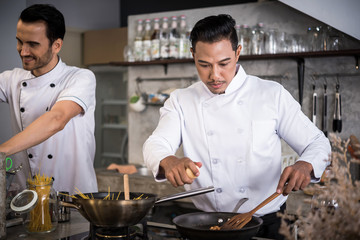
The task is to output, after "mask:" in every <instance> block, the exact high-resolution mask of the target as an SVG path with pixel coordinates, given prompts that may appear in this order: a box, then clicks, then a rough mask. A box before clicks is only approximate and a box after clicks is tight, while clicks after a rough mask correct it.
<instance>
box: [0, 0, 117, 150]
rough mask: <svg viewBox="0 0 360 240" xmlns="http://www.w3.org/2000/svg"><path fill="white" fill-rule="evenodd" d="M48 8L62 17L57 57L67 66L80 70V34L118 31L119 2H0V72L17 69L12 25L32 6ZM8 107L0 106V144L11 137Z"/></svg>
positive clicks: (17, 60) (79, 0) (18, 60)
mask: <svg viewBox="0 0 360 240" xmlns="http://www.w3.org/2000/svg"><path fill="white" fill-rule="evenodd" d="M35 3H46V4H52V5H54V6H55V7H56V8H58V9H59V10H60V11H61V12H62V13H63V15H64V17H65V24H66V31H67V32H66V34H65V40H64V45H63V48H62V50H61V52H60V56H61V58H62V60H63V61H64V62H66V63H67V64H68V65H74V66H78V67H81V66H82V33H83V32H84V31H87V30H96V29H106V28H117V27H120V11H119V10H120V3H119V0H106V4H104V1H101V0H76V1H72V0H62V1H56V0H17V1H9V0H0V32H1V34H0V42H1V44H0V52H1V57H0V72H2V71H5V70H8V69H13V68H15V67H21V61H20V58H19V55H18V53H17V51H16V39H15V35H16V23H17V21H18V17H19V15H20V13H21V11H22V10H23V9H25V8H26V7H28V6H30V5H32V4H35ZM8 113H9V107H8V105H7V104H5V103H0V116H1V117H0V126H1V127H0V143H2V142H4V141H6V140H7V139H9V138H10V137H11V136H12V132H11V125H10V117H9V116H8Z"/></svg>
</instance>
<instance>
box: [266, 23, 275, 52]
mask: <svg viewBox="0 0 360 240" xmlns="http://www.w3.org/2000/svg"><path fill="white" fill-rule="evenodd" d="M266 35H267V37H266V42H265V51H266V53H270V54H275V53H277V52H278V50H277V30H276V29H275V28H271V29H269V30H268V32H267V34H266Z"/></svg>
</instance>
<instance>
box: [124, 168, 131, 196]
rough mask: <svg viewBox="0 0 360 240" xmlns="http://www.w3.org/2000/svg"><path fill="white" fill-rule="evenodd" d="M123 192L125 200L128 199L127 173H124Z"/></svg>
mask: <svg viewBox="0 0 360 240" xmlns="http://www.w3.org/2000/svg"><path fill="white" fill-rule="evenodd" d="M124 194H125V200H129V199H130V194H129V175H127V174H124Z"/></svg>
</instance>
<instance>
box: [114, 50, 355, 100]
mask: <svg viewBox="0 0 360 240" xmlns="http://www.w3.org/2000/svg"><path fill="white" fill-rule="evenodd" d="M341 56H353V57H354V58H355V67H356V69H359V56H360V49H347V50H339V51H317V52H297V53H278V54H262V55H241V54H240V56H239V62H241V61H249V60H276V59H293V60H295V61H296V62H297V72H298V89H299V103H300V104H302V100H303V93H304V76H305V60H304V59H305V58H321V57H341ZM175 63H194V60H193V59H190V58H187V59H163V60H156V61H147V62H145V61H143V62H111V63H110V65H115V66H143V65H159V64H160V65H163V66H164V71H165V74H167V67H168V64H175Z"/></svg>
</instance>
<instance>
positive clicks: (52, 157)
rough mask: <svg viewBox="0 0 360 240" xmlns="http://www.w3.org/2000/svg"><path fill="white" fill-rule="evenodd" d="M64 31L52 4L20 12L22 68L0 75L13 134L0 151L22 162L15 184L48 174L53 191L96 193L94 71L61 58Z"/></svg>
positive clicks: (1, 97) (0, 93)
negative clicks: (63, 60)
mask: <svg viewBox="0 0 360 240" xmlns="http://www.w3.org/2000/svg"><path fill="white" fill-rule="evenodd" d="M64 35H65V21H64V17H63V15H62V13H61V12H59V11H58V10H57V9H56V8H55V7H53V6H51V5H46V4H35V5H32V6H30V7H28V8H26V9H25V10H23V11H22V12H21V14H20V17H19V20H18V23H17V32H16V40H17V51H18V52H19V55H20V58H21V61H22V65H23V69H20V68H14V69H13V70H11V71H5V72H3V73H1V74H0V102H6V103H8V104H9V106H10V116H11V122H12V130H13V132H14V136H13V137H12V138H10V139H9V140H8V141H6V142H4V143H0V152H4V153H5V154H6V155H7V156H10V155H13V154H15V155H14V157H13V160H14V165H17V166H19V165H20V164H22V165H23V169H22V171H21V172H19V173H17V174H16V175H15V179H14V182H16V183H18V184H19V185H20V187H21V188H25V187H26V180H27V178H29V177H31V176H34V175H37V174H40V175H43V174H45V175H47V176H48V177H54V179H55V180H54V183H53V187H54V189H55V190H56V191H66V192H69V193H70V194H73V193H74V190H75V188H78V189H79V190H80V191H81V192H97V182H96V175H95V170H94V166H93V162H94V155H95V137H94V128H95V120H94V110H95V87H96V80H95V75H94V74H93V73H92V72H91V71H90V70H87V69H81V68H77V67H72V66H67V65H66V64H65V63H64V62H62V61H61V59H60V57H59V56H58V53H59V52H60V50H61V48H62V45H63V39H64ZM29 175H30V176H29Z"/></svg>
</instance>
